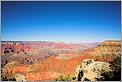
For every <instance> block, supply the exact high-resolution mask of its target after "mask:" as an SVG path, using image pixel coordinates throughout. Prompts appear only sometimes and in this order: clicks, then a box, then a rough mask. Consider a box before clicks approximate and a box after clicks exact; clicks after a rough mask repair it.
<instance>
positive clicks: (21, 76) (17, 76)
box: [14, 74, 26, 81]
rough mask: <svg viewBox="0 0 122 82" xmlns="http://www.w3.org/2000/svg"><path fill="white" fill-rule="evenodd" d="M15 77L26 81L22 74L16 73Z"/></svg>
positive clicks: (17, 79)
mask: <svg viewBox="0 0 122 82" xmlns="http://www.w3.org/2000/svg"><path fill="white" fill-rule="evenodd" d="M14 78H15V79H16V81H26V79H25V76H23V75H21V74H16V75H15V76H14Z"/></svg>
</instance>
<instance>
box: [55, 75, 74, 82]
mask: <svg viewBox="0 0 122 82" xmlns="http://www.w3.org/2000/svg"><path fill="white" fill-rule="evenodd" d="M72 80H73V77H72V76H71V75H70V74H68V75H67V76H63V75H61V76H59V77H58V78H57V79H56V81H72Z"/></svg>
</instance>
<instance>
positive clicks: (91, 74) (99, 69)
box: [76, 59, 111, 81]
mask: <svg viewBox="0 0 122 82" xmlns="http://www.w3.org/2000/svg"><path fill="white" fill-rule="evenodd" d="M108 71H111V69H110V64H109V63H107V62H99V61H94V60H93V59H85V60H83V62H82V65H79V66H78V67H77V69H76V77H77V79H78V80H79V78H80V80H81V81H85V80H86V79H87V80H90V81H96V80H97V79H100V78H104V77H103V76H101V74H102V73H105V72H108Z"/></svg>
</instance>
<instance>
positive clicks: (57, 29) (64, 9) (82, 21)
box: [1, 1, 121, 42]
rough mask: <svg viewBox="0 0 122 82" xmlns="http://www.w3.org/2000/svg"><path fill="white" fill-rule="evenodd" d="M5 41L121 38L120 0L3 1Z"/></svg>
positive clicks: (67, 40) (65, 40)
mask: <svg viewBox="0 0 122 82" xmlns="http://www.w3.org/2000/svg"><path fill="white" fill-rule="evenodd" d="M1 7H2V8H1V11H2V13H1V14H2V16H1V17H2V23H1V24H2V28H1V33H2V34H1V35H2V36H1V40H3V41H55V42H99V41H104V40H120V39H121V4H120V1H108V2H107V1H91V2H90V1H76V2H74V1H70V2H68V1H57V2H56V1H51V2H49V1H35V2H34V1H29V2H28V1H8V2H7V1H5V2H3V1H2V4H1Z"/></svg>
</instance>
